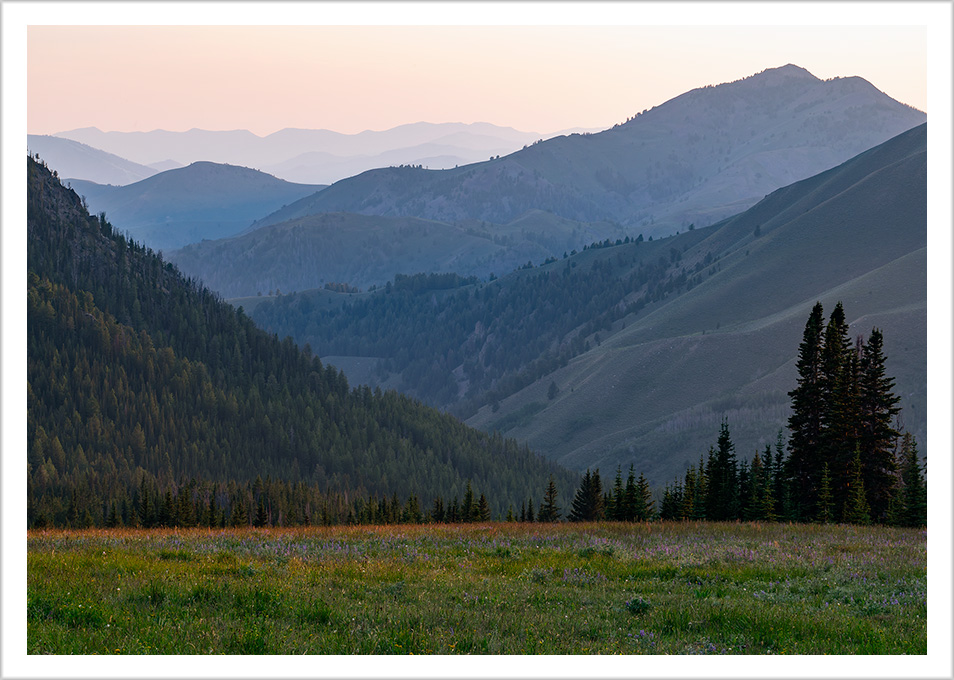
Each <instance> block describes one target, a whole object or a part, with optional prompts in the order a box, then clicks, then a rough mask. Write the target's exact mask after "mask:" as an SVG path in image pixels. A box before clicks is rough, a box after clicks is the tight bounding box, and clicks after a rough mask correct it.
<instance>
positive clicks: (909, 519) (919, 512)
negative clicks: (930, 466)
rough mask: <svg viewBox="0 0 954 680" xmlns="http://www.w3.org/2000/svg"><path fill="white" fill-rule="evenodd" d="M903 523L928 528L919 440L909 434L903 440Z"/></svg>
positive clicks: (925, 490) (901, 494)
mask: <svg viewBox="0 0 954 680" xmlns="http://www.w3.org/2000/svg"><path fill="white" fill-rule="evenodd" d="M901 482H902V484H903V488H902V491H901V493H900V494H898V495H899V496H900V498H901V499H902V503H901V505H902V508H903V509H902V512H901V522H900V524H901V525H902V526H906V527H923V526H927V486H926V484H925V482H924V476H923V474H922V470H921V462H920V458H919V456H918V444H917V440H916V439H915V438H914V436H913V435H911V433H909V432H905V433H904V437H903V438H902V440H901Z"/></svg>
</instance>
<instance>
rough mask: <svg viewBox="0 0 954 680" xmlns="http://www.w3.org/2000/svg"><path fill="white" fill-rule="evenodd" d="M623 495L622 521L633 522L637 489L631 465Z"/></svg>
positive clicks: (631, 465)
mask: <svg viewBox="0 0 954 680" xmlns="http://www.w3.org/2000/svg"><path fill="white" fill-rule="evenodd" d="M624 494H625V500H624V502H623V519H624V520H625V521H627V522H635V521H636V505H637V503H638V489H637V488H636V470H635V468H634V467H633V464H632V463H630V465H629V474H628V475H627V476H626V491H625V492H624Z"/></svg>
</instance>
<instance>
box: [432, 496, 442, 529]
mask: <svg viewBox="0 0 954 680" xmlns="http://www.w3.org/2000/svg"><path fill="white" fill-rule="evenodd" d="M444 517H445V513H444V499H443V498H441V497H439V496H438V497H437V498H435V499H434V504H433V505H432V506H431V519H433V520H434V521H435V522H438V523H441V522H443V521H444Z"/></svg>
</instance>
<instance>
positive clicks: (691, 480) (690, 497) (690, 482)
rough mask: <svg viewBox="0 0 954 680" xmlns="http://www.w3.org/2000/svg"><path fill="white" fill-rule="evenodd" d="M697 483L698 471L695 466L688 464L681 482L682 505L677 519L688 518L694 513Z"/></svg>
mask: <svg viewBox="0 0 954 680" xmlns="http://www.w3.org/2000/svg"><path fill="white" fill-rule="evenodd" d="M698 484H699V480H698V472H697V471H696V468H695V466H692V465H690V466H689V468H688V469H687V470H686V476H685V479H684V481H683V484H682V507H681V508H679V514H678V515H677V516H678V518H679V519H690V518H692V517H693V516H694V515H695V505H696V497H697V491H696V487H697V485H698Z"/></svg>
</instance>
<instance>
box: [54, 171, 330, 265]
mask: <svg viewBox="0 0 954 680" xmlns="http://www.w3.org/2000/svg"><path fill="white" fill-rule="evenodd" d="M71 185H72V186H73V188H74V189H75V190H76V192H77V193H78V194H79V195H81V196H83V197H84V198H85V199H86V201H87V203H88V205H89V209H90V211H91V212H93V213H100V212H105V213H106V215H107V217H108V218H109V219H110V220H112V221H114V222H115V224H116V225H117V227H118V228H120V229H122V230H123V231H127V232H129V234H130V235H131V236H132V237H133V238H134V239H137V240H139V241H142V242H143V243H145V244H146V245H148V246H149V247H151V248H154V249H156V250H160V249H169V248H176V247H181V246H183V245H185V244H187V243H192V242H195V241H201V240H202V239H215V238H222V237H225V236H232V235H234V234H237V233H239V232H241V231H242V230H244V229H246V228H248V226H249V225H250V224H251V223H252V222H253V220H254V219H255V218H256V217H257V216H260V215H263V214H266V213H268V212H269V211H271V210H274V209H276V208H279V207H281V206H282V205H284V204H287V203H291V202H293V201H295V200H297V199H299V198H301V197H302V196H307V195H310V194H313V193H314V192H316V191H319V190H320V189H322V188H323V187H321V186H316V185H309V184H292V183H290V182H285V181H284V180H280V179H278V178H276V177H272V176H271V175H268V174H266V173H263V172H259V171H257V170H252V169H250V168H244V167H238V166H233V165H222V164H218V163H208V162H198V163H193V164H192V165H189V166H187V167H185V168H177V169H174V170H167V171H165V172H160V173H157V174H154V175H152V176H151V177H149V178H147V179H144V180H141V181H139V182H135V183H133V184H128V185H126V186H104V185H100V184H95V183H92V182H85V181H81V180H72V181H71Z"/></svg>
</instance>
